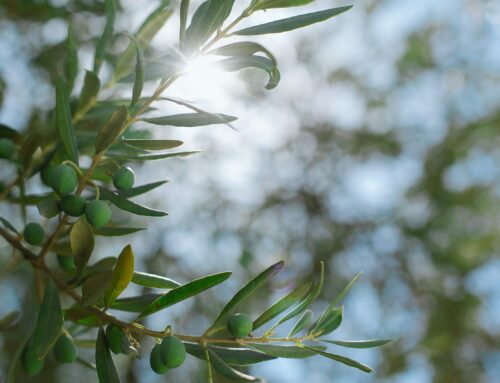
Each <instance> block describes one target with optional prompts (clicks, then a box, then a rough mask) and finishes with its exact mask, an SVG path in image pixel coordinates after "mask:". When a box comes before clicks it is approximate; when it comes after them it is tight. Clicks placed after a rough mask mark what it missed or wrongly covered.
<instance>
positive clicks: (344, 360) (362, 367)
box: [303, 345, 373, 373]
mask: <svg viewBox="0 0 500 383" xmlns="http://www.w3.org/2000/svg"><path fill="white" fill-rule="evenodd" d="M303 347H305V348H307V349H308V350H311V351H315V352H316V353H317V354H318V355H321V356H324V357H326V358H329V359H332V360H335V361H337V362H340V363H343V364H345V365H347V366H349V367H354V368H357V369H358V370H361V371H363V372H367V373H370V372H373V370H372V369H371V368H370V367H368V366H365V365H364V364H362V363H359V362H357V361H355V360H353V359H350V358H347V357H345V356H342V355H337V354H331V353H329V352H326V351H323V350H320V349H319V348H318V347H309V346H306V345H304V346H303Z"/></svg>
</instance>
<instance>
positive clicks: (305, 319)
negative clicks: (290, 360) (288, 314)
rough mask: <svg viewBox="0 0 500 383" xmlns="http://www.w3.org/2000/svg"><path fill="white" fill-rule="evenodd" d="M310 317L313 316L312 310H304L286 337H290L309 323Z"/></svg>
mask: <svg viewBox="0 0 500 383" xmlns="http://www.w3.org/2000/svg"><path fill="white" fill-rule="evenodd" d="M312 317H313V312H312V311H311V310H306V311H304V313H303V314H302V315H301V316H300V318H299V319H298V320H297V322H296V323H295V325H294V326H293V327H292V329H291V330H290V332H289V333H288V338H291V337H293V336H294V335H296V334H297V333H299V332H300V331H302V329H304V327H306V326H307V325H308V324H309V323H311V319H312Z"/></svg>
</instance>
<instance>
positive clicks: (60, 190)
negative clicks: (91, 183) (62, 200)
mask: <svg viewBox="0 0 500 383" xmlns="http://www.w3.org/2000/svg"><path fill="white" fill-rule="evenodd" d="M49 176H50V185H51V186H52V189H54V191H55V192H56V193H57V194H60V195H65V194H69V193H72V192H73V191H74V190H75V189H76V185H77V184H78V179H77V177H76V174H75V171H74V170H73V169H72V168H71V167H70V166H68V165H57V166H56V167H54V168H52V170H50V172H49Z"/></svg>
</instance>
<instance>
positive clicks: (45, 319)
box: [33, 281, 64, 358]
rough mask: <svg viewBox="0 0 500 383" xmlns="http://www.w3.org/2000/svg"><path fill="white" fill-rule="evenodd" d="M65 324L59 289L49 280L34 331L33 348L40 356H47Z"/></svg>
mask: <svg viewBox="0 0 500 383" xmlns="http://www.w3.org/2000/svg"><path fill="white" fill-rule="evenodd" d="M63 324H64V319H63V312H62V310H61V302H60V301H59V291H58V290H57V287H56V286H55V285H54V283H53V282H52V281H48V282H47V286H46V287H45V293H44V295H43V300H42V304H41V306H40V312H39V313H38V320H37V322H36V326H35V331H34V333H33V350H34V352H35V355H37V356H38V357H39V358H43V357H45V355H47V353H48V352H49V351H50V349H51V348H52V346H53V345H54V343H55V342H56V340H57V338H59V335H60V334H61V329H62V326H63Z"/></svg>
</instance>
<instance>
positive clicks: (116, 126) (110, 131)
mask: <svg viewBox="0 0 500 383" xmlns="http://www.w3.org/2000/svg"><path fill="white" fill-rule="evenodd" d="M127 117H128V112H127V108H126V107H124V106H121V107H119V108H118V109H117V110H116V111H115V112H114V113H113V114H112V115H111V118H110V119H109V121H108V122H107V123H106V124H104V125H103V126H102V128H101V130H100V131H99V134H98V135H97V139H96V142H95V150H96V153H102V152H103V151H105V150H106V149H107V148H108V147H109V146H110V145H111V144H112V143H113V141H114V140H116V139H117V138H118V137H119V136H120V135H121V134H122V132H123V128H124V126H125V123H126V121H127Z"/></svg>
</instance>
